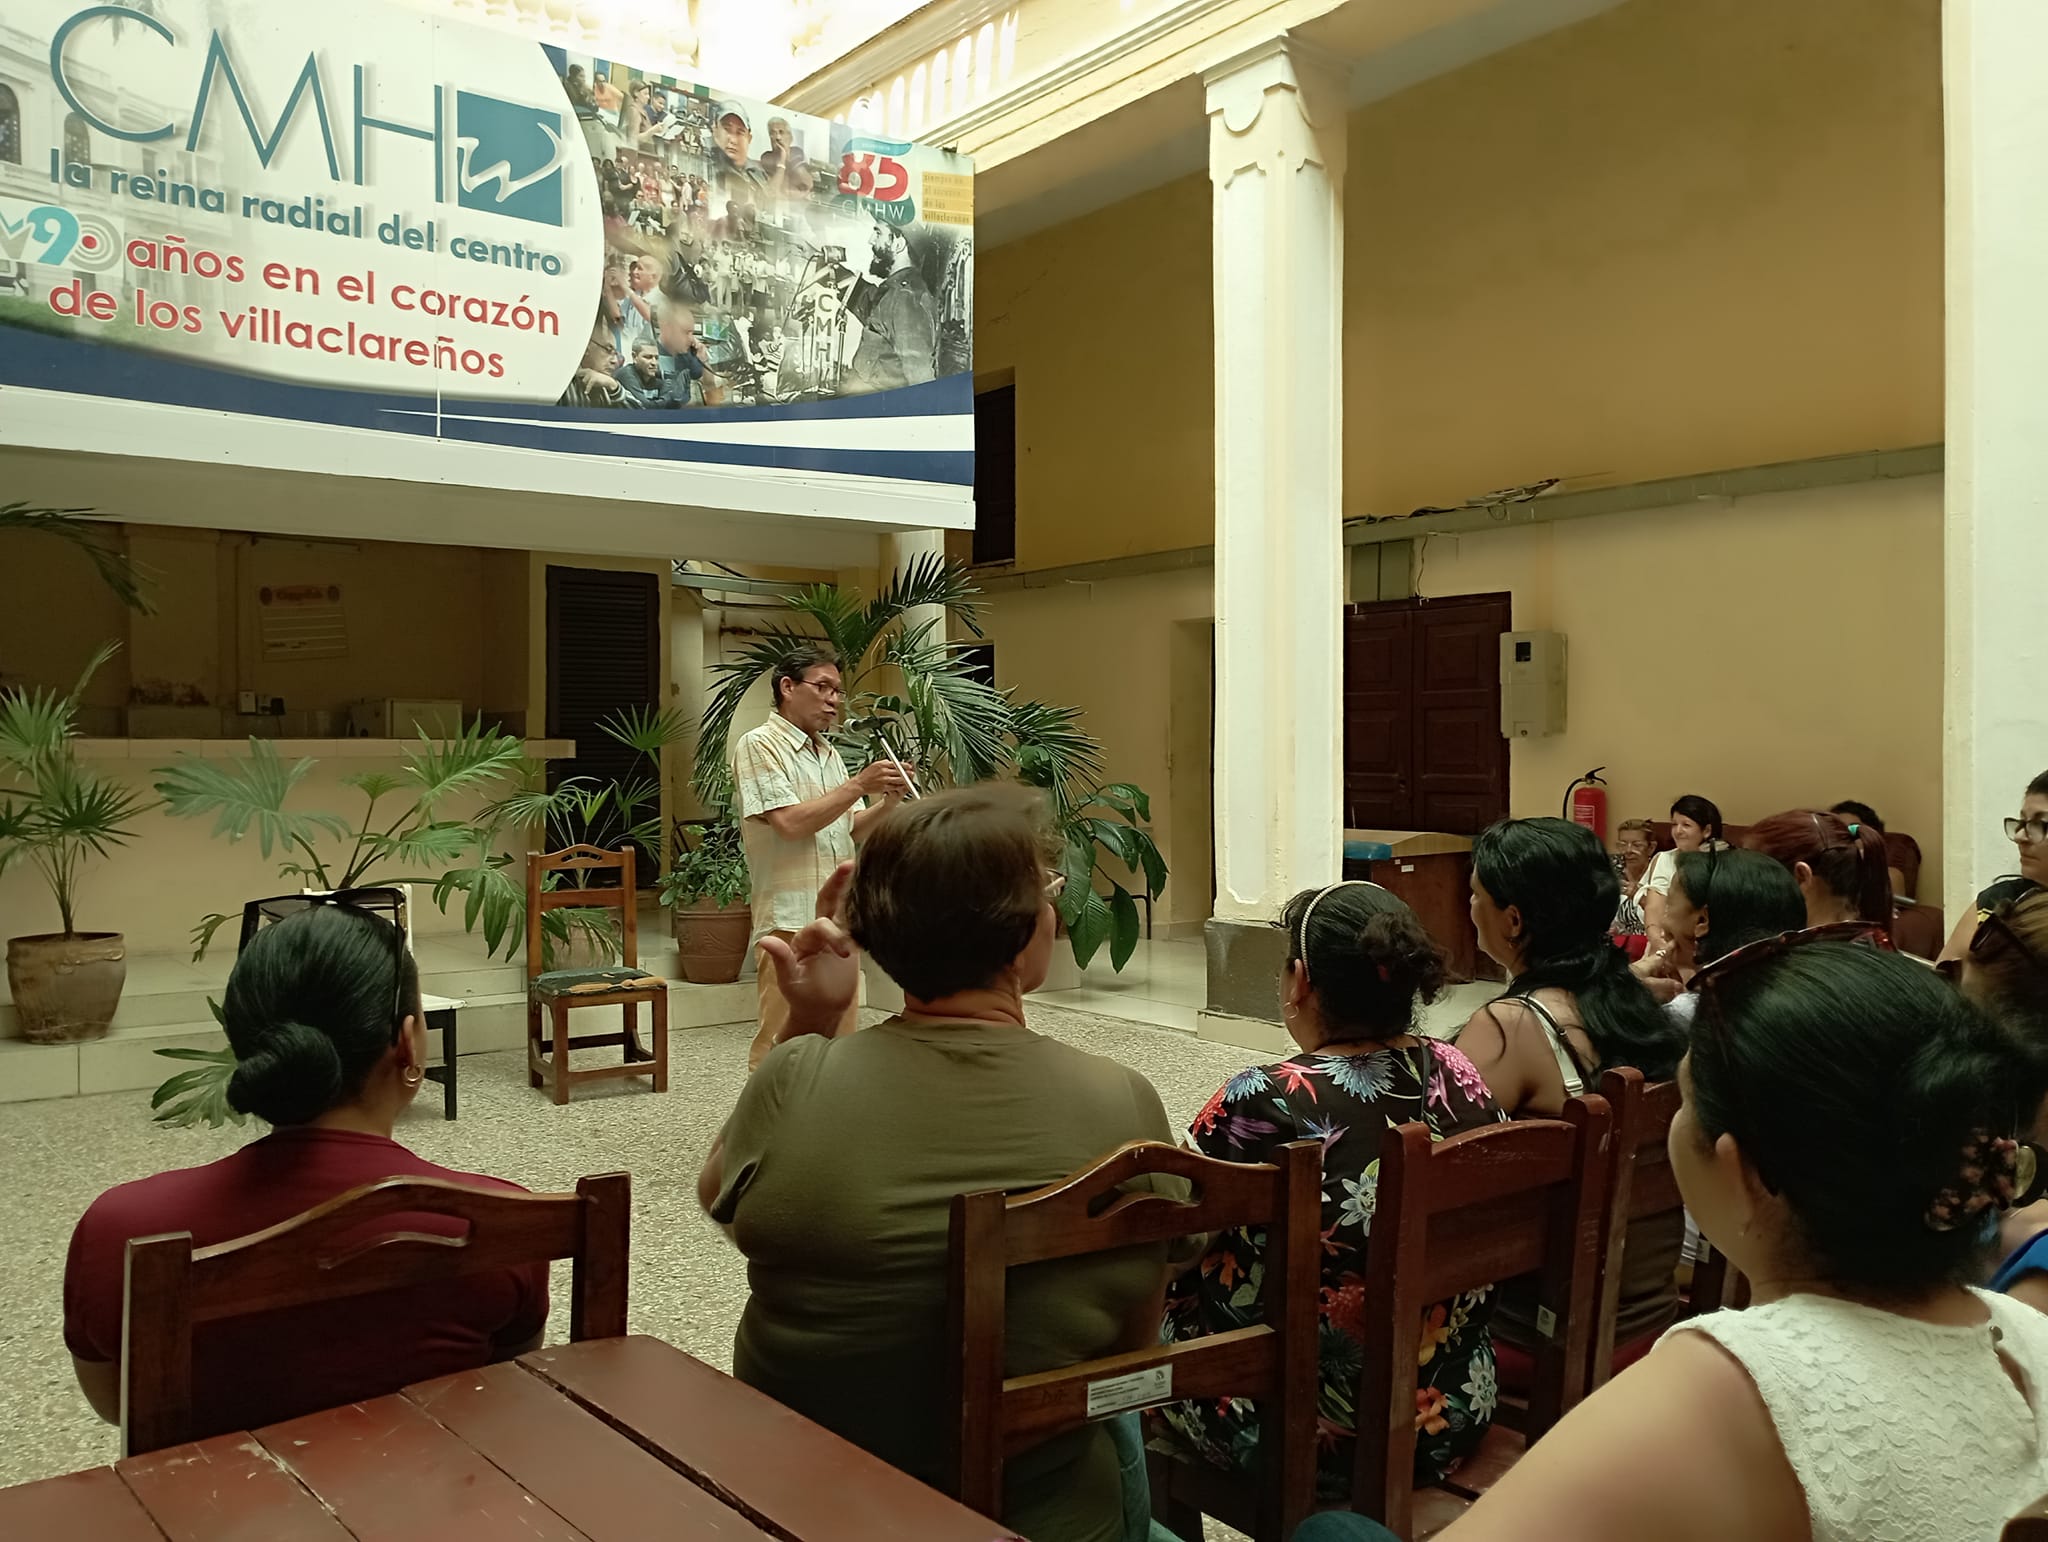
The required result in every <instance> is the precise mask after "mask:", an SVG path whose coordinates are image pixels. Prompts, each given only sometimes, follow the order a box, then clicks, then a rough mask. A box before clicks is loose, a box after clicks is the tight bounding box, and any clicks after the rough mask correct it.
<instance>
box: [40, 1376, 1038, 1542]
mask: <svg viewBox="0 0 2048 1542" xmlns="http://www.w3.org/2000/svg"><path fill="white" fill-rule="evenodd" d="M1006 1536H1007V1534H1006V1533H1005V1532H1004V1531H1003V1529H1002V1527H1000V1526H999V1525H997V1524H996V1523H995V1522H994V1521H990V1520H987V1519H984V1518H983V1517H981V1516H979V1515H976V1514H975V1513H974V1512H973V1511H971V1510H968V1509H965V1508H963V1507H962V1506H960V1505H957V1504H955V1503H954V1502H953V1501H952V1500H950V1499H948V1498H946V1497H945V1496H944V1495H943V1494H941V1493H939V1492H938V1491H937V1490H936V1489H931V1488H927V1487H926V1486H925V1485H924V1484H922V1483H919V1482H918V1481H916V1480H915V1479H914V1478H910V1477H906V1476H905V1475H904V1474H902V1473H900V1472H898V1471H897V1470H896V1469H895V1468H893V1467H890V1466H888V1465H887V1464H886V1463H884V1462H881V1461H879V1460H877V1459H876V1458H874V1457H872V1456H869V1455H868V1454H867V1453H866V1452H865V1451H862V1450H861V1449H860V1448H859V1447H857V1446H854V1445H851V1444H849V1443H848V1442H846V1441H844V1440H841V1439H840V1438H839V1437H838V1436H837V1435H834V1434H832V1433H830V1432H829V1431H827V1430H824V1429H822V1428H820V1427H819V1426H817V1425H815V1424H813V1423H811V1422H810V1421H809V1420H808V1419H805V1418H804V1417H803V1416H801V1415H800V1414H796V1413H792V1412H791V1411H790V1410H789V1409H787V1408H784V1407H783V1406H782V1405H781V1404H780V1403H777V1402H775V1401H774V1400H772V1399H770V1398H768V1397H765V1396H763V1395H762V1394H761V1393H759V1392H756V1391H754V1390H753V1389H752V1388H751V1387H747V1386H743V1385H741V1384H740V1383H739V1382H736V1381H734V1380H733V1379H732V1378H731V1377H730V1376H727V1375H725V1374H724V1373H722V1372H720V1371H716V1370H713V1369H712V1368H711V1367H710V1366H708V1365H705V1364H704V1363H703V1362H702V1361H700V1360H693V1359H691V1358H690V1357H689V1356H688V1355H686V1354H684V1353H683V1352H682V1351H681V1350H679V1349H676V1348H674V1347H672V1346H670V1345H668V1344H665V1343H663V1342H662V1341H661V1340H660V1339H654V1338H643V1337H633V1338H622V1339H592V1340H588V1341H586V1342H584V1343H581V1344H565V1345H562V1346H560V1347H558V1348H554V1349H542V1350H537V1351H535V1352H534V1353H533V1354H530V1355H526V1356H524V1357H523V1358H521V1359H519V1360H517V1361H513V1362H507V1363H505V1364H500V1365H493V1366H488V1367H486V1368H485V1369H483V1370H481V1371H471V1372H465V1373H464V1374H462V1375H458V1376H446V1377H442V1378H441V1379H440V1380H438V1381H429V1382H422V1383H420V1384H419V1385H418V1386H414V1387H408V1388H406V1390H405V1391H404V1392H402V1393H398V1394H395V1395H394V1396H391V1397H382V1398H377V1399H376V1400H374V1401H372V1402H367V1403H354V1404H351V1405H349V1406H348V1407H346V1408H336V1409H331V1410H329V1411H328V1412H326V1413H318V1414H309V1415H308V1416H307V1417H305V1418H303V1419H293V1420H291V1421H289V1422H288V1423H284V1424H275V1425H272V1426H271V1427H269V1428H268V1429H262V1430H257V1431H255V1432H254V1433H253V1434H238V1435H220V1436H216V1437H215V1438H213V1439H212V1440H205V1441H200V1442H198V1443H196V1444H193V1445H186V1446H172V1447H169V1448H167V1449H165V1450H162V1451H154V1452H151V1453H150V1454H149V1455H147V1456H139V1457H130V1458H129V1459H128V1460H126V1461H123V1462H118V1463H116V1464H115V1465H114V1466H112V1467H96V1468H93V1469H92V1470H90V1471H88V1472H79V1473H72V1474H71V1475H69V1476H68V1477H62V1478H49V1479H46V1480H44V1481H43V1482H40V1483H26V1484H23V1485H21V1486H20V1487H18V1488H9V1489H0V1537H4V1538H6V1539H8V1542H42V1539H45V1538H47V1539H51V1542H165V1539H170V1542H348V1539H350V1538H355V1539H357V1542H469V1539H476V1542H484V1539H489V1542H507V1539H517V1542H582V1539H587V1542H655V1539H659V1542H694V1539H702V1542H884V1539H889V1542H911V1539H916V1542H999V1539H1003V1538H1005V1537H1006ZM1012 1542H1014V1539H1012Z"/></svg>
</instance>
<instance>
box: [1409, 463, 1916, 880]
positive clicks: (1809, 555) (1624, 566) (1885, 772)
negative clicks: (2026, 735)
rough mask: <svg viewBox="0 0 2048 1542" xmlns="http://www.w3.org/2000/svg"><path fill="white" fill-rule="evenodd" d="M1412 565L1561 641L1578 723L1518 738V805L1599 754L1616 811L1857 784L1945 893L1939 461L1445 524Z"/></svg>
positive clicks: (1777, 801)
mask: <svg viewBox="0 0 2048 1542" xmlns="http://www.w3.org/2000/svg"><path fill="white" fill-rule="evenodd" d="M1421 569H1422V584H1421V592H1422V593H1423V594H1425V595H1450V594H1482V593H1487V592H1490V591H1495V590H1507V591H1510V592H1512V593H1513V594H1514V596H1515V606H1514V618H1515V626H1516V627H1517V628H1518V629H1525V630H1534V629H1554V630H1557V631H1561V632H1563V633H1565V634H1566V636H1567V637H1568V638H1569V639H1570V649H1571V664H1570V681H1569V701H1568V708H1567V724H1568V726H1567V730H1566V732H1565V733H1563V734H1560V735H1556V736H1554V737H1551V738H1546V739H1528V740H1518V741H1516V743H1515V744H1514V746H1513V749H1512V752H1511V754H1510V757H1509V759H1510V783H1511V785H1510V794H1509V796H1510V802H1511V805H1512V809H1513V812H1514V813H1516V814H1518V815H1527V814H1555V813H1556V812H1557V811H1558V807H1559V804H1560V803H1561V801H1562V800H1563V797H1564V789H1565V786H1566V784H1568V783H1569V782H1570V781H1571V780H1572V779H1573V778H1574V777H1576V776H1577V775H1579V773H1581V772H1582V771H1585V770H1587V769H1589V768H1590V767H1593V766H1596V765H1602V764H1604V765H1605V766H1606V767H1607V777H1608V780H1609V781H1610V782H1611V783H1612V784H1613V786H1612V791H1611V795H1610V798H1611V807H1612V808H1613V809H1614V810H1615V815H1614V818H1615V821H1616V822H1618V821H1619V820H1621V819H1625V818H1632V817H1638V816H1640V817H1644V818H1653V819H1662V818H1664V817H1665V811H1666V810H1667V809H1669V808H1670V806H1671V801H1672V800H1673V799H1674V798H1676V797H1678V796H1679V795H1680V794H1682V793H1688V792H1696V793H1701V794H1704V795H1705V796H1707V797H1709V798H1712V799H1713V800H1714V801H1715V802H1716V803H1717V804H1719V805H1720V807H1721V812H1722V813H1723V815H1725V816H1726V817H1727V819H1728V820H1729V821H1730V822H1731V823H1735V824H1746V823H1749V822H1750V821H1752V820H1755V819H1760V818H1762V817H1763V816H1764V815H1766V814H1773V813H1776V812H1778V811H1779V810H1780V809H1785V808H1792V807H1797V806H1815V805H1817V806H1819V807H1821V808H1825V807H1827V805H1829V804H1830V803H1834V802H1836V801H1837V800H1839V799H1842V798H1858V799H1861V800H1862V801H1863V802H1866V803H1869V804H1871V805H1872V806H1874V807H1875V808H1876V809H1877V810H1878V812H1879V813H1881V814H1883V815H1884V818H1885V823H1886V825H1887V826H1888V827H1889V828H1891V829H1893V830H1899V831H1903V832H1905V833H1907V834H1910V835H1912V836H1913V837H1914V838H1915V839H1916V840H1918V841H1919V843H1920V850H1921V854H1922V857H1923V858H1924V864H1923V871H1924V872H1925V873H1926V874H1928V875H1929V876H1928V878H1927V879H1926V880H1925V881H1923V889H1924V890H1925V891H1926V892H1925V893H1924V895H1923V897H1925V898H1929V899H1939V898H1940V896H1939V895H1938V894H1937V893H1935V892H1934V887H1935V884H1936V883H1937V882H1938V875H1939V874H1940V872H1941V668H1942V663H1941V660H1942V587H1941V586H1942V579H1941V479H1940V478H1939V477H1915V478H1912V479H1910V480H1906V481H1900V482H1882V483H1870V484H1865V485H1863V486H1858V487H1846V488H1829V489H1824V490H1820V491H1814V492H1802V493H1784V494H1776V495H1773V496H1768V497H1761V498H1746V499H1742V500H1740V501H1738V502H1736V503H1734V504H1732V505H1729V504H1725V503H1716V504H1710V505H1706V506H1701V507H1684V508H1677V509H1660V510H1652V511H1649V512H1645V513H1641V514H1627V515H1616V516H1609V517H1604V518H1594V519H1581V520H1568V521H1564V522H1561V523H1558V524H1554V525H1542V526H1535V527H1532V528H1529V529H1525V530H1518V531H1510V532H1504V533H1501V534H1497V535H1494V534H1488V535H1468V536H1462V537H1460V536H1439V537H1437V538H1436V539H1434V540H1432V541H1431V542H1429V545H1428V550H1427V553H1426V555H1424V557H1423V560H1422V563H1421ZM1689 569H1690V570H1691V571H1692V572H1693V573H1694V574H1695V575H1696V576H1690V577H1688V576H1686V575H1687V573H1688V570H1689Z"/></svg>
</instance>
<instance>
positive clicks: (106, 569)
mask: <svg viewBox="0 0 2048 1542" xmlns="http://www.w3.org/2000/svg"><path fill="white" fill-rule="evenodd" d="M96 513H97V511H96V510H93V509H44V508H35V507H32V506H31V505H29V504H27V503H21V502H15V503H9V504H5V505H0V530H23V531H33V532H35V533H36V534H39V535H48V536H55V537H56V538H57V539H58V540H60V541H67V542H69V543H70V544H71V545H72V546H74V547H76V548H77V549H78V550H79V552H80V553H81V554H82V555H83V556H84V557H85V558H86V560H87V561H89V562H90V563H91V564H92V565H93V570H94V571H95V572H97V573H98V574H99V575H100V581H101V582H102V583H104V584H105V585H106V586H107V587H108V588H109V589H111V590H113V591H114V595H115V597H116V598H117V599H119V600H120V602H121V603H122V604H123V605H126V606H127V607H128V608H129V609H130V610H139V611H141V612H142V613H143V614H144V615H145V616H146V615H149V614H151V613H152V607H151V605H150V603H149V594H148V588H149V576H148V574H147V573H146V572H145V571H144V569H142V568H141V567H139V566H138V565H137V564H136V562H135V560H134V559H133V558H132V557H130V556H129V555H128V554H127V553H126V552H124V551H119V550H117V549H115V548H114V547H112V546H109V545H107V544H106V542H105V540H104V539H102V537H103V535H104V533H105V527H104V526H102V525H97V524H95V523H93V518H94V516H95V515H96Z"/></svg>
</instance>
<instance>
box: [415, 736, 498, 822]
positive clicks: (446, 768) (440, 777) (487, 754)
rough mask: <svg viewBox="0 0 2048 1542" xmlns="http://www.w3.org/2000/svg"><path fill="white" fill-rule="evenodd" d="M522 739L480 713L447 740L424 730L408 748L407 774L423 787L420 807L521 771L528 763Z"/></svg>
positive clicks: (436, 802)
mask: <svg viewBox="0 0 2048 1542" xmlns="http://www.w3.org/2000/svg"><path fill="white" fill-rule="evenodd" d="M525 760H526V753H525V749H524V747H523V746H522V745H521V744H520V742H519V741H518V740H517V739H515V738H513V737H512V736H511V735H510V734H507V733H504V732H501V731H500V730H498V729H496V728H485V727H484V722H483V718H482V717H481V716H479V717H478V718H477V720H476V721H475V722H473V723H471V724H470V725H469V726H468V727H467V728H465V729H463V730H462V731H461V732H460V733H457V734H454V735H452V736H451V737H449V738H447V739H443V740H439V741H436V740H433V739H429V738H428V737H427V735H426V733H425V732H424V731H422V732H421V734H420V742H419V746H418V748H416V749H411V750H408V751H406V754H405V762H404V772H403V774H404V776H405V778H406V780H407V781H409V782H412V783H414V784H416V785H417V786H418V788H419V794H418V804H417V807H418V809H419V811H420V812H422V813H426V812H428V811H430V810H432V809H433V807H434V806H435V805H436V804H438V803H439V802H441V800H442V799H444V798H447V797H450V796H452V795H454V794H455V793H459V792H475V791H477V790H479V789H481V788H484V787H488V786H490V785H492V784H493V783H495V782H498V781H500V780H502V779H503V778H504V777H506V776H508V775H510V774H512V773H513V772H515V771H517V770H518V769H519V768H520V766H521V765H523V764H524V763H525Z"/></svg>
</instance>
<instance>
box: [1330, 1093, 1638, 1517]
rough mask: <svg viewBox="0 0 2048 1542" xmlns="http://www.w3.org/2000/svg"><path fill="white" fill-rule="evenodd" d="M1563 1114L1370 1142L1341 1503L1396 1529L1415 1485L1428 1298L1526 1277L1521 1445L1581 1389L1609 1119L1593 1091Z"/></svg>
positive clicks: (1397, 1133) (1406, 1132)
mask: <svg viewBox="0 0 2048 1542" xmlns="http://www.w3.org/2000/svg"><path fill="white" fill-rule="evenodd" d="M1564 1115H1565V1116H1564V1118H1562V1119H1516V1120H1510V1121H1508V1122H1507V1123H1505V1124H1496V1125H1488V1126H1487V1127H1486V1128H1484V1129H1479V1130H1467V1131H1465V1132H1464V1133H1463V1134H1460V1135H1453V1136H1452V1137H1451V1138H1450V1139H1449V1140H1445V1141H1432V1140H1431V1139H1430V1134H1429V1129H1428V1127H1427V1126H1425V1125H1421V1124H1404V1125H1397V1126H1394V1127H1392V1128H1390V1129H1388V1130H1387V1131H1386V1132H1385V1134H1384V1135H1383V1136H1382V1137H1381V1140H1380V1174H1379V1191H1378V1196H1377V1199H1376V1202H1375V1206H1374V1213H1373V1222H1372V1242H1371V1245H1370V1246H1369V1247H1368V1248H1367V1250H1366V1280H1365V1321H1366V1322H1367V1323H1368V1324H1370V1326H1369V1327H1368V1329H1367V1332H1366V1343H1365V1356H1364V1371H1363V1374H1362V1376H1361V1377H1360V1384H1359V1394H1358V1400H1357V1407H1358V1454H1357V1466H1356V1468H1355V1470H1354V1474H1353V1482H1352V1505H1351V1507H1352V1508H1353V1509H1354V1510H1357V1511H1360V1512H1361V1513H1363V1514H1365V1515H1369V1516H1373V1517H1376V1518H1377V1519H1379V1520H1380V1521H1382V1522H1384V1523H1385V1524H1386V1525H1388V1526H1390V1527H1392V1528H1393V1529H1394V1530H1395V1531H1397V1532H1399V1533H1401V1534H1402V1535H1403V1536H1405V1535H1407V1533H1408V1530H1409V1520H1410V1512H1411V1509H1412V1503H1411V1501H1412V1497H1413V1492H1414V1482H1415V1398H1416V1387H1417V1381H1418V1377H1417V1370H1418V1365H1417V1356H1416V1344H1417V1342H1418V1339H1419V1336H1420V1334H1421V1331H1422V1315H1423V1312H1424V1311H1425V1310H1426V1309H1427V1307H1428V1306H1429V1305H1430V1303H1432V1302H1436V1301H1445V1300H1448V1299H1450V1298H1451V1297H1453V1296H1456V1295H1459V1294H1461V1293H1463V1292H1465V1291H1469V1290H1478V1289H1480V1288H1481V1287H1483V1286H1487V1285H1492V1284H1495V1283H1497V1282H1499V1281H1501V1280H1509V1279H1513V1278H1515V1277H1516V1276H1518V1275H1524V1274H1533V1275H1535V1276H1536V1277H1537V1302H1538V1310H1537V1330H1538V1333H1539V1335H1540V1341H1539V1343H1538V1344H1537V1345H1536V1347H1535V1350H1534V1359H1535V1362H1536V1369H1535V1377H1534V1380H1533V1381H1532V1383H1531V1385H1530V1392H1529V1412H1528V1417H1527V1419H1526V1421H1525V1433H1526V1435H1527V1437H1528V1439H1529V1440H1530V1441H1532V1442H1533V1441H1534V1440H1535V1439H1536V1438H1537V1437H1538V1436H1539V1435H1541V1434H1543V1433H1544V1432H1545V1431H1547V1430H1548V1429H1549V1428H1550V1426H1551V1425H1553V1424H1555V1423H1556V1422H1557V1420H1558V1419H1560V1418H1562V1417H1563V1416H1564V1414H1565V1413H1567V1412H1568V1411H1569V1410H1570V1409H1571V1408H1572V1407H1573V1405H1575V1404H1576V1403H1577V1402H1578V1401H1579V1400H1580V1399H1581V1398H1582V1397H1584V1396H1585V1391H1586V1361H1587V1352H1588V1348H1589V1345H1590V1344H1591V1341H1592V1335H1593V1320H1594V1317H1595V1316H1596V1315H1597V1304H1598V1300H1599V1297H1598V1294H1597V1283H1598V1282H1597V1277H1596V1276H1597V1266H1598V1259H1599V1251H1600V1242H1601V1225H1600V1223H1601V1216H1602V1212H1603V1209H1604V1207H1605V1204H1606V1199H1607V1168H1608V1164H1609V1163H1610V1162H1611V1161H1612V1159H1613V1152H1612V1145H1613V1140H1612V1135H1613V1116H1612V1114H1611V1113H1610V1111H1609V1110H1608V1107H1607V1101H1606V1099H1604V1098H1600V1097H1592V1096H1588V1097H1579V1098H1573V1099H1572V1100H1571V1102H1569V1103H1568V1104H1566V1106H1565V1110H1564Z"/></svg>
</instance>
